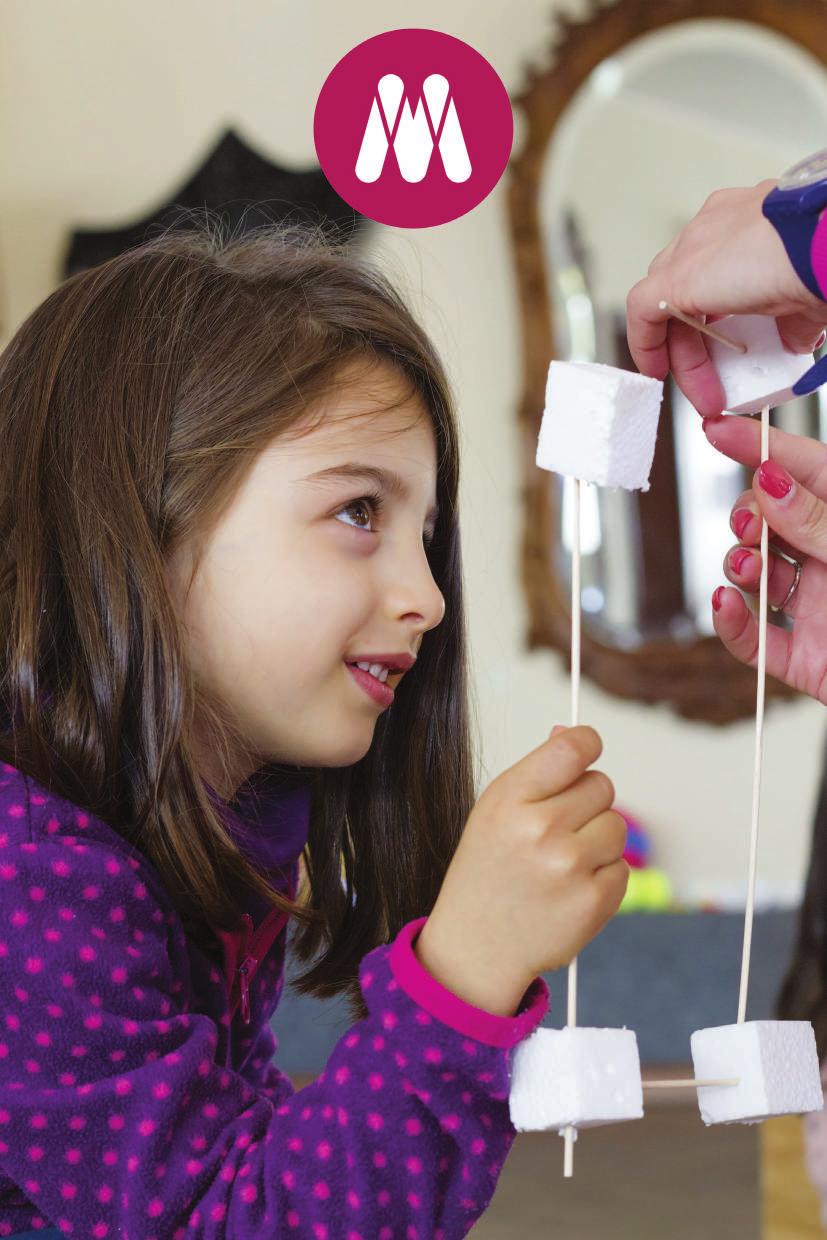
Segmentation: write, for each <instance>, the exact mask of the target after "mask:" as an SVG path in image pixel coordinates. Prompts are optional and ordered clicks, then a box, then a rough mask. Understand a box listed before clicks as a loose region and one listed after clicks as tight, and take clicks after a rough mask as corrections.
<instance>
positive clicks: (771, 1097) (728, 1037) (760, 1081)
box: [690, 1020, 824, 1124]
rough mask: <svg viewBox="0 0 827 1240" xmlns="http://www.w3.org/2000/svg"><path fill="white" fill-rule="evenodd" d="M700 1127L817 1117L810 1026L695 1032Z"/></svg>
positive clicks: (794, 1023)
mask: <svg viewBox="0 0 827 1240" xmlns="http://www.w3.org/2000/svg"><path fill="white" fill-rule="evenodd" d="M690 1044H691V1047H692V1062H693V1064H694V1067H695V1079H696V1080H733V1079H735V1078H738V1080H739V1082H740V1083H739V1084H738V1085H700V1086H699V1087H698V1105H699V1106H700V1108H701V1117H702V1119H703V1121H704V1123H705V1124H738V1123H740V1124H760V1123H761V1121H762V1120H764V1119H768V1118H769V1117H770V1116H771V1115H801V1114H803V1113H804V1112H805V1111H821V1110H822V1109H823V1107H824V1093H823V1090H822V1087H821V1069H820V1065H819V1061H818V1053H817V1051H816V1039H815V1033H814V1032H813V1026H812V1025H811V1024H810V1022H809V1021H808V1020H748V1021H743V1022H741V1023H740V1024H737V1025H719V1026H717V1027H716V1028H712V1029H698V1030H696V1031H695V1033H693V1034H692V1037H691V1039H690Z"/></svg>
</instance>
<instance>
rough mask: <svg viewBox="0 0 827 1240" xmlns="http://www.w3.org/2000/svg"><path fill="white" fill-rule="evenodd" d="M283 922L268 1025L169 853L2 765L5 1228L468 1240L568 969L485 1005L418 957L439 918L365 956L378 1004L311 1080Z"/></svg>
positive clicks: (106, 1239) (266, 945)
mask: <svg viewBox="0 0 827 1240" xmlns="http://www.w3.org/2000/svg"><path fill="white" fill-rule="evenodd" d="M261 821H262V820H260V824H261ZM299 825H301V824H299ZM298 835H299V836H300V835H301V831H299V832H298ZM296 875H297V868H296V867H295V866H294V867H293V868H292V870H291V872H290V875H289V887H290V889H291V890H292V889H294V884H295V879H296ZM274 912H275V913H278V910H274ZM268 917H272V914H267V915H265V916H264V918H263V921H261V922H260V923H259V924H257V925H255V926H254V927H253V931H254V936H255V943H256V945H257V950H258V951H259V954H260V957H261V958H260V959H259V960H258V963H257V964H256V965H255V967H254V970H253V971H252V973H251V974H250V975H249V988H248V989H249V994H248V999H249V1021H247V1020H245V1019H244V1014H243V1011H242V1008H241V1007H240V1006H239V1000H238V995H237V994H236V993H235V987H234V986H233V985H231V984H230V980H231V979H230V978H228V976H225V974H224V973H223V972H222V971H221V970H220V969H219V968H217V967H216V965H215V963H214V961H213V960H211V959H210V958H208V957H207V956H206V955H205V954H204V953H203V952H202V951H200V950H199V949H198V947H197V946H196V945H195V944H194V943H190V942H189V941H188V940H187V938H186V935H185V933H184V929H183V925H182V923H181V921H180V918H179V917H178V914H177V912H176V911H175V909H174V908H173V906H172V905H171V903H170V902H169V899H168V897H167V894H166V891H165V890H164V887H163V885H162V883H161V881H160V877H159V875H158V874H157V872H156V871H155V869H154V867H153V866H152V865H151V864H150V863H149V861H148V860H147V858H146V857H145V856H144V855H143V854H142V853H140V852H139V851H138V850H137V849H135V848H133V847H132V846H131V845H130V844H129V843H128V842H127V841H126V840H124V839H123V838H122V837H121V836H120V835H119V834H118V833H117V832H116V831H114V830H113V829H112V828H111V827H110V826H108V825H107V824H106V823H104V822H102V821H101V820H100V819H98V818H95V817H93V816H92V815H90V814H87V813H85V812H84V811H83V810H82V809H81V808H80V807H78V806H75V805H72V804H71V803H70V802H67V801H65V800H63V799H61V798H59V797H57V796H54V795H53V794H50V793H49V792H48V791H47V790H46V789H44V788H43V787H41V786H40V785H39V784H37V783H36V782H35V781H33V780H31V779H26V778H24V776H23V775H22V774H21V773H20V772H19V771H17V770H15V768H14V767H11V766H8V765H1V764H0V1240H3V1238H4V1237H11V1236H13V1235H14V1234H15V1233H16V1232H24V1231H28V1230H38V1231H40V1230H43V1229H46V1228H49V1227H58V1228H59V1229H60V1231H61V1233H62V1234H63V1235H65V1236H67V1237H72V1238H73V1240H87V1238H88V1240H184V1238H185V1237H190V1236H198V1237H204V1238H210V1240H212V1238H215V1240H218V1238H219V1237H221V1240H229V1238H230V1237H232V1238H233V1240H245V1238H247V1237H253V1236H258V1235H269V1236H274V1237H275V1236H279V1237H292V1236H295V1237H296V1240H301V1238H303V1237H318V1238H319V1240H340V1238H342V1240H376V1238H377V1237H383V1238H384V1240H395V1238H397V1237H404V1238H405V1240H454V1238H455V1237H461V1236H465V1235H466V1234H467V1232H468V1231H469V1230H470V1229H471V1227H472V1226H473V1225H474V1223H475V1222H476V1221H477V1219H478V1218H479V1216H480V1215H481V1214H482V1212H483V1211H484V1210H485V1209H486V1207H487V1205H488V1203H489V1201H490V1200H491V1197H492V1195H493V1192H494V1189H495V1187H496V1184H497V1180H498V1177H499V1174H500V1172H501V1170H502V1167H503V1164H504V1162H505V1159H506V1157H507V1155H508V1152H509V1150H510V1148H511V1145H512V1143H513V1141H514V1138H515V1136H516V1132H515V1129H514V1128H513V1126H512V1124H511V1121H510V1117H509V1111H508V1092H509V1081H510V1050H511V1048H512V1047H513V1046H514V1044H515V1043H516V1042H517V1041H519V1040H520V1038H522V1037H525V1036H528V1034H529V1033H531V1032H532V1031H533V1029H534V1028H536V1027H537V1025H538V1024H539V1023H540V1021H541V1020H542V1017H543V1016H544V1015H545V1012H546V1011H547V1008H548V989H547V987H546V984H545V982H544V980H543V979H542V978H536V979H535V981H534V982H533V983H532V985H531V987H530V988H529V990H528V991H526V994H525V996H524V998H523V1001H522V1003H521V1004H520V1008H519V1011H518V1013H517V1014H516V1015H515V1016H514V1017H500V1016H495V1015H493V1014H492V1013H487V1012H482V1011H480V1009H477V1008H474V1007H471V1006H470V1005H468V1004H465V1003H464V1002H463V1001H462V1000H460V999H459V998H458V996H456V995H452V994H451V993H450V992H448V991H445V990H444V988H443V987H441V986H439V984H438V983H437V982H436V981H435V979H433V978H431V977H430V975H428V974H427V973H426V972H425V970H424V969H423V968H422V966H421V965H420V964H419V962H418V961H417V959H416V957H415V955H414V953H413V950H412V947H413V943H414V941H415V937H416V934H417V933H418V932H419V930H420V928H421V926H422V925H423V924H424V922H425V918H419V919H417V921H415V922H411V923H409V924H408V925H407V926H405V927H403V928H402V930H401V931H400V932H399V934H398V935H397V937H396V939H395V940H394V942H393V943H392V944H382V945H380V946H378V947H376V948H374V950H373V951H371V952H369V953H368V954H367V955H366V956H365V957H364V959H363V960H362V962H361V965H360V968H359V980H360V985H361V988H362V993H363V995H364V997H365V1002H366V1004H367V1006H368V1008H369V1013H370V1014H369V1016H368V1017H367V1019H366V1020H363V1021H360V1022H358V1023H357V1024H355V1025H354V1026H353V1027H352V1028H351V1029H349V1030H348V1031H347V1032H346V1033H345V1034H343V1036H342V1037H341V1038H340V1039H339V1041H338V1042H337V1044H336V1046H335V1047H334V1049H333V1051H332V1053H331V1055H330V1058H329V1060H328V1062H327V1064H326V1065H325V1068H324V1071H323V1072H322V1073H321V1074H320V1075H319V1076H318V1077H317V1078H316V1080H315V1081H313V1082H312V1083H311V1084H310V1085H308V1086H307V1087H306V1088H304V1089H302V1090H299V1091H296V1090H295V1088H294V1086H293V1084H292V1083H291V1081H290V1080H289V1078H288V1077H287V1076H286V1075H285V1074H284V1073H282V1072H280V1071H279V1069H278V1068H277V1067H276V1066H275V1064H274V1062H273V1057H274V1055H275V1052H276V1050H277V1042H276V1038H275V1035H274V1034H273V1032H272V1029H271V1027H270V1020H271V1018H272V1016H273V1013H274V1012H275V1010H276V1007H277V1005H278V1001H279V998H280V995H281V992H282V987H283V981H284V949H285V940H286V934H285V929H284V925H283V919H282V920H281V922H279V921H278V920H277V919H276V918H272V920H269V921H268ZM246 945H247V944H245V946H246ZM240 954H243V952H242V953H240ZM253 954H255V953H253ZM228 959H229V957H228V956H227V955H225V965H226V963H227V960H228ZM231 972H232V971H231Z"/></svg>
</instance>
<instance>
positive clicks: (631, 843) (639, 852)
mask: <svg viewBox="0 0 827 1240" xmlns="http://www.w3.org/2000/svg"><path fill="white" fill-rule="evenodd" d="M615 809H616V810H617V812H618V813H619V814H620V815H621V817H622V818H623V820H624V821H625V823H626V849H625V852H624V853H623V856H624V859H625V860H626V861H627V862H628V863H629V866H630V867H631V869H630V873H629V885H628V887H627V888H626V895H625V896H624V897H623V903H622V904H621V906H620V908H619V910H618V912H621V913H662V912H664V911H665V910H668V909H671V908H672V907H673V906H674V893H673V891H672V884H671V883H670V881H669V877H668V875H667V874H666V873H665V871H664V870H659V869H658V868H657V866H654V865H650V864H649V858H650V856H651V852H652V842H651V840H650V838H649V833H648V832H647V830H646V828H645V827H643V826H642V825H641V824H640V823H639V822H638V821H637V820H636V819H634V818H632V817H631V815H629V814H627V813H626V812H625V811H624V810H622V809H620V808H619V806H615Z"/></svg>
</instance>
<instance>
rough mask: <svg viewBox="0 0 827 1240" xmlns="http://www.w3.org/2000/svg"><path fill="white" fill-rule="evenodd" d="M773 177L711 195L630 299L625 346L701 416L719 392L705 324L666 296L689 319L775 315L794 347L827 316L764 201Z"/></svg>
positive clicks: (800, 348)
mask: <svg viewBox="0 0 827 1240" xmlns="http://www.w3.org/2000/svg"><path fill="white" fill-rule="evenodd" d="M776 183H777V182H776V181H773V180H767V181H760V182H759V183H758V184H757V185H753V186H750V187H749V188H745V189H719V190H717V191H716V192H715V193H714V194H710V196H709V198H707V200H706V202H705V203H704V205H703V206H702V207H701V209H700V211H699V212H698V213H697V215H695V216H694V217H693V219H691V220H690V221H689V223H688V224H687V225H686V227H685V228H684V229H683V231H682V232H680V233H679V234H678V236H677V237H675V239H674V240H673V241H671V242H670V243H669V245H668V246H667V247H666V248H665V249H664V250H661V252H660V253H659V254H657V255H656V256H655V258H654V259H653V260H652V262H651V263H650V265H649V272H648V275H646V276H645V277H644V279H642V280H640V281H638V283H637V284H636V285H635V286H634V288H633V289H632V290H631V292H630V293H629V296H628V298H627V301H626V322H627V334H628V338H629V349H630V351H631V354H632V357H633V358H634V362H635V365H636V366H637V367H638V369H639V370H640V372H641V374H644V375H649V376H651V377H652V378H654V379H665V378H666V376H667V374H668V372H669V371H670V370H671V371H672V373H673V375H674V376H675V382H676V383H677V385H678V387H679V388H680V389H681V391H682V392H683V393H684V394H685V395H686V396H687V397H688V399H689V400H690V401H691V403H692V404H693V405H694V406H695V408H696V409H697V410H698V412H699V413H700V414H701V415H702V416H706V417H709V416H712V415H715V414H719V413H720V412H721V411H722V410H723V408H724V393H723V389H722V388H721V382H720V380H719V378H718V373H717V371H716V370H715V368H714V366H713V365H712V362H711V361H710V360H709V352H708V350H707V345H706V340H705V338H704V336H703V335H702V333H701V332H699V331H696V330H695V328H694V327H688V326H687V325H686V324H685V323H682V322H681V321H680V320H679V319H675V318H670V315H669V311H668V310H661V309H660V305H659V303H660V302H661V301H666V302H668V303H669V304H670V305H672V306H675V308H676V309H678V310H682V311H683V312H684V314H690V315H692V316H693V317H694V318H699V317H700V318H703V317H704V316H706V317H707V319H712V318H714V317H716V316H717V317H720V316H721V315H724V314H768V315H769V314H771V315H774V316H775V319H776V322H777V324H778V330H779V332H780V334H781V339H782V340H783V341H784V343H785V344H786V346H787V348H788V349H790V350H791V351H792V352H793V353H811V352H812V351H813V349H814V348H815V347H816V344H817V343H818V341H819V338H820V336H821V332H822V328H823V327H824V326H825V325H827V302H825V301H822V300H821V299H820V298H818V297H816V296H814V294H813V293H811V292H810V290H809V289H808V288H807V287H806V285H804V284H802V282H801V280H800V279H799V277H798V274H797V273H796V270H795V268H794V267H793V265H792V263H791V262H790V260H789V258H788V257H787V251H786V250H785V249H784V244H783V242H782V241H781V238H780V237H779V235H778V233H777V232H776V230H775V229H774V228H773V226H772V224H771V223H770V222H769V220H768V219H766V218H765V217H764V215H763V214H762V211H761V207H762V204H763V201H764V199H765V198H766V196H767V194H768V193H769V191H770V190H771V189H772V188H773V187H774V186H775V185H776Z"/></svg>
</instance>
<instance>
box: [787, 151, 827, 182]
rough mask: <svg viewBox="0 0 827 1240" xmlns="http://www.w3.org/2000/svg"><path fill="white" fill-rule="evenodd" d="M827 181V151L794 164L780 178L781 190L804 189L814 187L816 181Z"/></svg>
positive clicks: (818, 152) (819, 152)
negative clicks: (807, 186)
mask: <svg viewBox="0 0 827 1240" xmlns="http://www.w3.org/2000/svg"><path fill="white" fill-rule="evenodd" d="M825 179H827V149H825V150H823V151H817V152H816V153H815V155H808V156H807V158H806V159H802V160H801V161H800V162H799V163H797V164H793V166H792V168H788V169H787V171H786V172H785V173H783V174H782V176H781V177H779V180H778V188H779V189H803V187H804V186H805V185H813V184H815V182H816V181H823V180H825Z"/></svg>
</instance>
